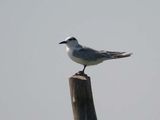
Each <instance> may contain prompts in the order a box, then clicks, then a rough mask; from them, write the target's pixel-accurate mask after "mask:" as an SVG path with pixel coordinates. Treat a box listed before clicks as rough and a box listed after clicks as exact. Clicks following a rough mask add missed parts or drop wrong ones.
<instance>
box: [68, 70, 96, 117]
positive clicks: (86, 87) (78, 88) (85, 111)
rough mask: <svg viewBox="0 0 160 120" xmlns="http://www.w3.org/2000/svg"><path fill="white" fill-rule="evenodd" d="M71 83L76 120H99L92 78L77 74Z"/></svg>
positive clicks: (71, 78)
mask: <svg viewBox="0 0 160 120" xmlns="http://www.w3.org/2000/svg"><path fill="white" fill-rule="evenodd" d="M69 83H70V92H71V101H72V108H73V116H74V120H97V117H96V111H95V107H94V102H93V96H92V89H91V81H90V77H88V76H87V75H86V74H81V73H77V74H75V75H73V76H72V77H70V78H69Z"/></svg>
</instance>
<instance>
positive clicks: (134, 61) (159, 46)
mask: <svg viewBox="0 0 160 120" xmlns="http://www.w3.org/2000/svg"><path fill="white" fill-rule="evenodd" d="M159 5H160V2H159V1H158V0H145V1H143V0H141V1H136V0H114V1H113V0H1V1H0V120H72V119H73V114H72V107H71V100H70V91H69V82H68V78H69V77H70V76H72V75H73V74H74V73H76V72H77V71H79V70H81V69H82V68H83V66H81V65H78V64H76V63H74V62H72V61H71V60H70V59H69V58H68V56H67V55H66V52H65V47H64V46H63V45H59V44H58V43H59V42H61V41H63V40H64V39H65V38H66V37H68V36H75V37H77V39H78V40H79V42H80V43H81V44H85V45H86V46H90V47H93V48H95V49H99V50H100V49H104V50H113V51H114V50H115V51H126V52H133V56H132V57H130V58H125V59H119V60H112V61H106V62H103V63H102V64H99V65H97V66H92V67H88V68H86V73H87V74H88V75H89V76H90V77H91V79H92V90H93V94H94V103H95V107H96V112H97V117H98V119H99V120H160V102H159V101H160V87H159V86H160V54H159V52H160V7H159Z"/></svg>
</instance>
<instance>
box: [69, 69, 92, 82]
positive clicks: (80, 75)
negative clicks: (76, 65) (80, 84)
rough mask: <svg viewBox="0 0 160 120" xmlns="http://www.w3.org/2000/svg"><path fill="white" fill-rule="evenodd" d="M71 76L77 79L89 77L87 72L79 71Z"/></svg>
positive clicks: (87, 78)
mask: <svg viewBox="0 0 160 120" xmlns="http://www.w3.org/2000/svg"><path fill="white" fill-rule="evenodd" d="M71 78H73V79H79V80H89V79H90V77H89V76H88V75H87V74H85V73H82V72H81V71H80V72H77V73H75V74H74V75H73V76H72V77H71Z"/></svg>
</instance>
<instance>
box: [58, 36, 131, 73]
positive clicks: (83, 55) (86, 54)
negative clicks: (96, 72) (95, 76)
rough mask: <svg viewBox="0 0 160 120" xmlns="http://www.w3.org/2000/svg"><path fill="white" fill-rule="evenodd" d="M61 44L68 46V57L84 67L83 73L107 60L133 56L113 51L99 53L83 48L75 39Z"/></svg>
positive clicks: (69, 38) (69, 39) (67, 39)
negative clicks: (86, 69)
mask: <svg viewBox="0 0 160 120" xmlns="http://www.w3.org/2000/svg"><path fill="white" fill-rule="evenodd" d="M59 44H66V51H67V53H68V56H69V57H70V58H71V59H72V60H73V61H74V62H76V63H79V64H82V65H83V66H84V68H83V70H82V71H81V72H82V73H84V70H85V68H86V66H90V65H97V64H99V63H101V62H103V61H105V60H110V59H117V58H124V57H129V56H131V53H128V54H126V53H125V52H113V51H104V50H101V51H98V50H95V49H92V48H89V47H85V46H82V45H80V44H79V43H78V41H77V39H76V38H75V37H67V38H66V40H65V41H62V42H60V43H59Z"/></svg>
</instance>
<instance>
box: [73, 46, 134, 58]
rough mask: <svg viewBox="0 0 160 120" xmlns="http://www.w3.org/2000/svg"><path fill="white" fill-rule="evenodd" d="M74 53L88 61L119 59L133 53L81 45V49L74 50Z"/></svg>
mask: <svg viewBox="0 0 160 120" xmlns="http://www.w3.org/2000/svg"><path fill="white" fill-rule="evenodd" d="M73 55H74V56H75V57H77V58H81V59H84V60H88V61H96V60H99V59H105V60H109V59H118V58H124V57H129V56H131V55H132V53H128V54H125V52H114V51H104V50H101V51H97V50H94V49H92V48H88V47H82V46H80V49H78V50H74V51H73Z"/></svg>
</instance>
